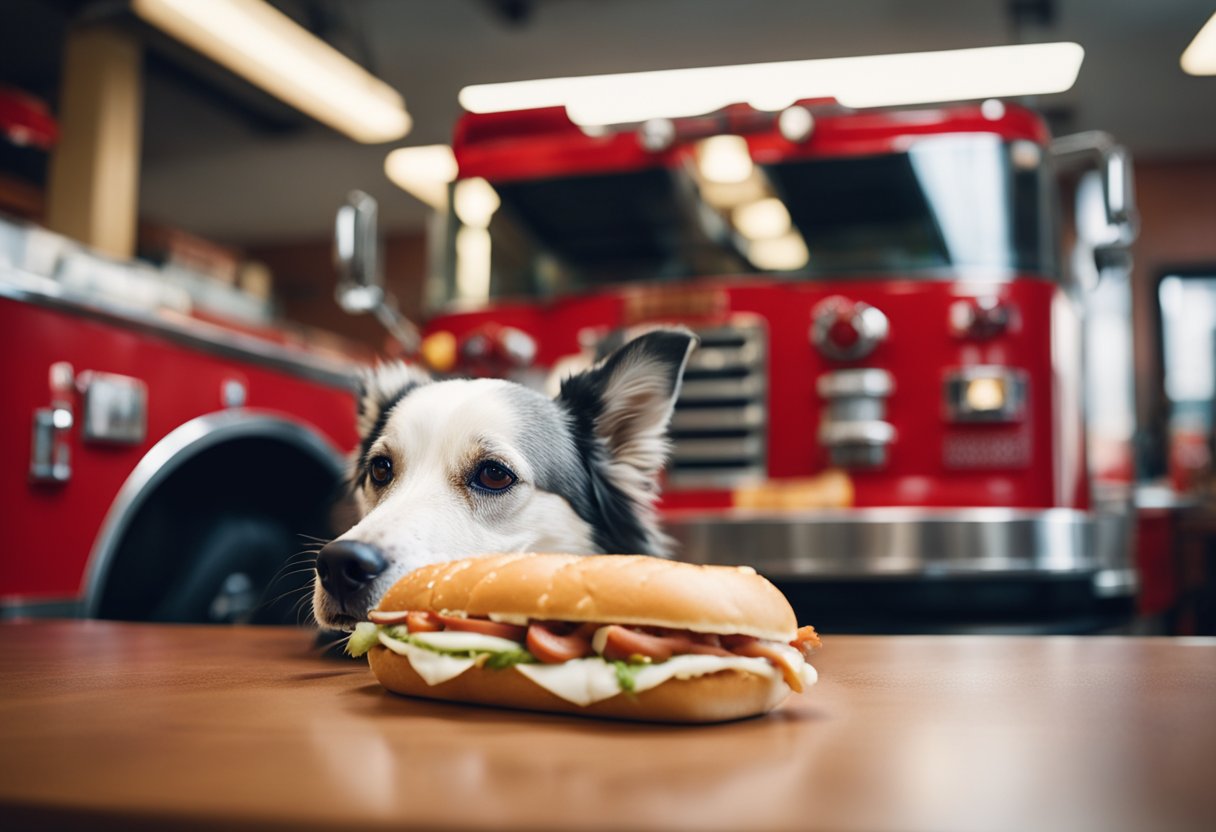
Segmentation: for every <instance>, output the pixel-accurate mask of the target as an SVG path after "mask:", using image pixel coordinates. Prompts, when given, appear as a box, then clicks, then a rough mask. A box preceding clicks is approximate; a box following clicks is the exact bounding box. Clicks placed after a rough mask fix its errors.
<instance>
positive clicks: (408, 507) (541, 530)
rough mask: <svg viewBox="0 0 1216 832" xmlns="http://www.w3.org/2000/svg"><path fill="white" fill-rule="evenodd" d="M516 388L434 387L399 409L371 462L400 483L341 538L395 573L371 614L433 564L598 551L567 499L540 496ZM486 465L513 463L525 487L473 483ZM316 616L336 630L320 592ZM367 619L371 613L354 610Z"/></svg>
mask: <svg viewBox="0 0 1216 832" xmlns="http://www.w3.org/2000/svg"><path fill="white" fill-rule="evenodd" d="M509 384H510V382H505V381H498V380H491V379H479V380H473V381H445V382H436V383H433V384H428V385H426V386H424V387H420V388H418V389H417V390H415V391H413V392H412V393H410V394H409V395H408V396H406V397H405V398H404V399H402V400H401V402H400V404H398V405H397V407H396V408H395V409H394V410H393V412H392V414H391V416H390V417H389V420H388V422H387V423H386V424H385V425H384V428H383V430H382V431H381V434H380V437H379V438H378V439H377V440H376V442H375V444H374V445H373V446H372V447H371V449H370V454H371V455H384V456H387V457H388V458H389V459H390V460H391V461H392V467H393V479H392V481H391V482H390V483H389V485H388V486H387V487H385V488H384V489H382V490H377V489H376V488H374V487H373V486H372V485H371V484H370V483H368V484H366V485H365V486H364V487H362V488H360V489H359V490H358V492H357V494H356V498H357V500H358V502H359V507H360V510H361V513H362V515H363V518H362V519H361V520H360V521H359V522H358V523H357V524H355V526H354V527H353V528H351V529H350V530H349V531H347V532H346V533H345V534H343V535H342V536H341V537H340V538H339V539H343V540H358V541H361V542H364V543H369V544H372V545H374V546H376V547H378V548H379V549H380V550H381V551H382V553H383V554H384V556H385V558H386V559H387V560H388V561H389V564H390V566H389V568H388V570H387V571H386V572H385V573H384V574H383V575H381V576H380V577H379V578H377V579H376V581H375V582H374V584H373V585H372V586H371V587H369V589H368V591H367V593H366V595H367V603H366V606H367V607H368V608H370V607H371V606H373V605H374V604H375V603H376V602H377V601H378V600H379V598H380V597H381V596H382V595H383V594H384V592H385V590H387V589H388V587H389V586H391V585H392V584H393V582H395V581H396V580H397V579H398V578H399V577H401V576H402V575H404V574H405V573H406V572H408V571H411V570H413V569H416V568H418V567H420V566H424V565H426V564H428V563H435V562H439V561H446V560H454V559H456V558H461V557H467V556H469V555H479V554H490V553H497V552H531V551H546V552H572V553H580V554H585V553H588V552H593V551H595V544H594V542H593V540H592V530H591V528H590V526H589V525H588V524H587V523H586V522H585V521H583V520H582V519H581V518H580V517H579V516H578V515H577V514H576V513H575V511H574V509H573V508H572V507H571V506H570V504H569V503H568V502H566V500H564V499H563V498H562V497H560V496H558V495H556V494H551V493H548V492H545V491H542V490H540V489H538V488H537V487H536V485H535V481H534V472H533V469H532V466H531V464H530V463H529V460H528V459H527V457H526V456H525V454H524V453H523V452H522V450H521V448H520V446H519V441H518V436H519V429H520V426H519V425H518V424H517V422H516V419H517V414H516V413H515V411H514V410H513V409H512V408H511V407H510V405H509V402H508V401H507V398H506V396H504V395H503V392H504V390H505V388H506V386H507V385H509ZM483 459H493V460H495V461H497V462H499V463H501V464H503V465H505V466H507V467H508V468H509V469H510V470H511V471H512V472H513V473H514V474H515V475H516V476H517V481H516V483H515V484H514V485H513V486H511V487H510V488H509V489H507V490H505V491H503V492H501V493H487V492H485V491H479V490H477V489H476V488H474V487H473V486H470V485H469V484H468V479H469V477H470V476H471V475H472V473H473V472H474V471H475V469H476V466H477V464H478V463H479V462H480V461H481V460H483ZM313 600H314V613H315V614H316V617H317V620H318V622H319V623H321V624H322V625H326V624H332V618H331V616H332V615H333V614H334V613H336V612H337V611H336V610H333V609H332V601H331V600H330V599H329V598H328V596H327V595H326V594H325V593H324V592H323V591H322V590H321V589H320V587H319V586H318V587H317V590H316V592H315V593H314V599H313ZM350 612H352V613H353V614H356V615H358V614H359V613H360V612H362V613H365V612H366V610H353V611H350Z"/></svg>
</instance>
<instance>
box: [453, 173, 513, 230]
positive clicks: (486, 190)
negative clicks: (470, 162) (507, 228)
mask: <svg viewBox="0 0 1216 832" xmlns="http://www.w3.org/2000/svg"><path fill="white" fill-rule="evenodd" d="M453 202H454V205H453V207H454V208H455V209H456V216H457V217H459V218H460V221H461V222H462V223H464V224H465V225H468V226H472V227H473V228H489V227H490V219H491V218H492V217H493V216H494V212H495V211H497V210H498V207H499V206H500V205H502V200H501V199H499V197H498V192H497V191H495V190H494V186H493V185H491V184H490V183H489V182H487V181H486V180H484V179H482V178H481V177H480V176H477V177H474V178H472V179H462V180H461V181H460V182H457V183H456V194H455V196H454V197H453Z"/></svg>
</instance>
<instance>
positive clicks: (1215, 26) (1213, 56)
mask: <svg viewBox="0 0 1216 832" xmlns="http://www.w3.org/2000/svg"><path fill="white" fill-rule="evenodd" d="M1182 71H1183V72H1185V73H1186V74H1188V75H1216V14H1213V15H1212V16H1211V17H1209V18H1208V22H1207V23H1205V24H1203V28H1202V29H1200V30H1199V34H1197V35H1195V39H1194V40H1193V41H1191V45H1190V46H1188V47H1187V48H1186V51H1185V52H1183V53H1182Z"/></svg>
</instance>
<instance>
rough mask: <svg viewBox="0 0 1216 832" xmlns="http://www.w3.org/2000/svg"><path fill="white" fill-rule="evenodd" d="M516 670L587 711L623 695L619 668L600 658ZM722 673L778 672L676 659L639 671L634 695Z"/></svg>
mask: <svg viewBox="0 0 1216 832" xmlns="http://www.w3.org/2000/svg"><path fill="white" fill-rule="evenodd" d="M515 669H516V670H517V671H519V672H520V673H522V674H523V675H524V676H527V677H528V678H529V679H531V680H532V681H533V682H535V683H536V684H538V685H540V686H541V687H542V688H544V689H545V690H547V691H549V692H550V693H552V694H553V695H554V696H559V697H561V698H562V699H565V700H566V701H567V702H573V703H574V704H576V705H581V706H583V707H586V706H587V705H590V704H591V703H593V702H599V701H600V700H601V699H610V698H611V697H613V696H616V695H617V694H618V693H620V692H621V686H620V683H619V682H618V681H617V678H616V668H614V667H613V666H612V665H611V664H609V663H608V662H606V661H604V660H603V659H600V658H589V659H575V660H574V661H571V662H565V663H564V664H518V665H515ZM721 670H743V671H746V672H748V673H755V674H756V675H758V676H763V677H765V678H772V677H773V675H774V674H775V673H776V672H777V669H776V668H774V667H773V666H772V665H771V664H770V663H769V662H768V660H767V659H756V658H746V657H744V656H699V655H694V656H673V657H672V658H670V659H668V660H667V661H665V662H658V663H656V664H652V665H647V666H645V667H641V668H638V669H637V671H636V672H635V673H634V680H635V685H634V692H635V693H641V692H642V691H645V690H650V689H651V688H653V687H658V686H659V685H661V684H663V683H664V682H666V681H667V680H668V679H673V678H674V679H692V678H694V677H697V676H705V675H707V674H709V673H717V672H719V671H721Z"/></svg>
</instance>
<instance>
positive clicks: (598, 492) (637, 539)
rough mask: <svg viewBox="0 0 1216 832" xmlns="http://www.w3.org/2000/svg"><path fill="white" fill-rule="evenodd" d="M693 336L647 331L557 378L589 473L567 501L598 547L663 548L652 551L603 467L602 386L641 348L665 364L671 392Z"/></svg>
mask: <svg viewBox="0 0 1216 832" xmlns="http://www.w3.org/2000/svg"><path fill="white" fill-rule="evenodd" d="M693 337H694V336H692V335H691V334H689V333H685V332H672V331H657V332H651V333H648V334H646V335H643V336H641V337H639V338H637V339H635V340H633V341H631V342H629V343H628V344H626V345H625V346H624V347H622V348H621V349H619V350H617V351H616V352H615V353H613V354H612V355H611V356H609V358H608V359H607V361H605V362H604V363H603V364H602V365H600V366H599V367H595V368H593V369H591V370H588V371H587V372H585V373H580V374H578V375H574V376H571V377H570V378H568V379H566V380H565V381H563V382H562V387H561V392H560V393H559V394H558V396H557V403H558V404H559V405H561V406H562V407H564V408H565V410H566V411H567V412H568V413H569V414H570V417H571V419H572V420H573V433H574V441H575V445H576V447H577V449H578V452H579V455H580V456H581V457H582V460H583V464H584V466H585V468H586V470H587V473H588V474H589V480H588V482H587V485H586V488H587V495H586V499H582V500H577V501H571V505H572V506H573V507H574V509H575V511H576V512H577V513H578V515H579V516H580V517H581V518H582V519H583V520H584V521H585V522H586V523H587V524H588V525H590V526H591V529H592V534H593V536H594V540H595V545H596V546H597V547H599V548H600V550H601V551H603V552H606V553H609V554H655V555H657V554H662V553H661V552H655V551H652V547H653V545H654V543H655V540H654V539H653V536H652V535H651V534H650V532H649V530H648V529H647V527H646V526H645V524H644V523H643V522H642V521H641V519H640V518H639V516H638V512H637V506H636V504H635V503H634V501H633V500H632V499H631V498H630V497H628V496H627V495H626V494H625V493H624V492H623V491H621V489H619V488H618V487H617V486H616V485H614V484H613V483H612V481H611V480H609V479H608V477H607V475H606V473H605V466H606V464H607V462H608V461H609V459H608V458H609V456H610V451H609V449H608V447H607V446H606V444H605V443H604V441H603V440H602V439H601V438H600V437H599V436H598V435H597V434H596V432H595V422H596V420H597V419H598V418H599V416H600V415H601V414H602V413H603V412H604V395H605V392H606V390H607V388H608V385H609V383H610V381H611V380H612V378H613V375H614V374H615V373H616V371H617V369H618V368H619V367H620V366H621V363H622V362H624V361H626V360H627V359H632V358H633V357H634V356H635V355H636V353H638V352H644V353H646V354H647V356H648V358H649V359H650V360H653V361H655V362H656V363H658V364H660V365H661V366H663V367H664V368H665V369H666V370H667V372H668V391H669V393H670V394H674V393H675V390H676V386H677V385H678V384H679V381H680V367H681V365H682V364H683V362H684V357H685V356H686V355H687V354H688V347H689V344H690V342H691V341H692V339H693Z"/></svg>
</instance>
